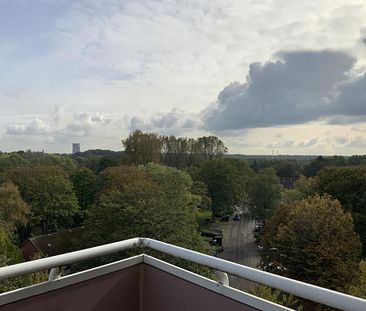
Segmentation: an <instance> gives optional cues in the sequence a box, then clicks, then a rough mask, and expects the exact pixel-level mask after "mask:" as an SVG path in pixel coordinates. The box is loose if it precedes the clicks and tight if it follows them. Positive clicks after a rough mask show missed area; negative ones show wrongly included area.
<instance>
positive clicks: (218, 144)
mask: <svg viewBox="0 0 366 311" xmlns="http://www.w3.org/2000/svg"><path fill="white" fill-rule="evenodd" d="M197 144H198V146H199V148H200V149H201V153H202V155H203V158H204V159H205V160H209V159H212V158H216V157H220V156H223V155H224V154H226V153H227V147H225V145H224V143H223V142H222V141H221V140H220V139H219V138H218V137H216V136H203V137H199V138H197Z"/></svg>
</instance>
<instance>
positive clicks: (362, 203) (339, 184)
mask: <svg viewBox="0 0 366 311" xmlns="http://www.w3.org/2000/svg"><path fill="white" fill-rule="evenodd" d="M316 188H317V191H318V192H319V193H328V194H330V195H332V196H333V197H334V198H336V199H338V200H339V201H340V202H341V204H342V206H343V208H344V209H346V210H347V211H350V212H351V213H352V215H353V218H354V222H355V228H356V231H357V232H358V234H359V235H360V238H361V242H362V245H363V254H364V255H365V254H366V166H351V167H327V168H325V169H323V170H322V171H320V172H319V174H318V176H317V178H316Z"/></svg>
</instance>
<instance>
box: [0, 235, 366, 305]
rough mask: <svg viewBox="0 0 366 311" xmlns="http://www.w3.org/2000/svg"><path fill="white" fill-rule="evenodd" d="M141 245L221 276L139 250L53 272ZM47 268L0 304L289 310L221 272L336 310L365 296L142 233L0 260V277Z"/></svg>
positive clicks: (3, 296)
mask: <svg viewBox="0 0 366 311" xmlns="http://www.w3.org/2000/svg"><path fill="white" fill-rule="evenodd" d="M139 246H144V247H148V248H151V249H154V250H157V251H160V252H163V253H166V254H170V255H173V256H176V257H179V258H183V259H187V260H190V261H192V262H195V263H199V264H203V265H205V266H208V267H211V268H213V269H215V270H218V271H220V273H219V275H220V276H221V278H220V281H218V282H217V281H213V280H211V279H208V278H205V277H202V276H200V275H197V274H194V273H192V272H189V271H187V270H184V269H182V268H179V267H177V266H174V265H172V264H169V263H166V262H164V261H161V260H159V259H156V258H154V257H151V256H148V255H146V254H140V255H137V256H134V257H131V258H127V259H123V260H120V261H117V262H113V263H110V264H107V265H103V266H99V267H96V268H93V269H90V270H86V271H82V272H78V273H75V274H71V275H67V276H63V277H60V275H59V271H60V267H62V266H65V265H69V264H71V263H74V262H78V261H81V260H86V259H90V258H93V257H98V256H102V255H108V254H112V253H116V252H119V251H122V250H127V249H131V248H134V247H139ZM46 269H51V270H50V273H49V281H47V282H44V283H40V284H37V285H33V286H30V287H26V288H22V289H18V290H15V291H11V292H7V293H4V294H1V295H0V310H9V311H12V310H37V311H39V310H93V311H98V310H112V311H113V310H132V311H133V310H138V311H144V310H146V311H149V310H163V311H164V310H177V311H180V310H214V311H215V310H233V311H235V310H290V309H288V308H285V307H283V306H280V305H277V304H274V303H272V302H269V301H266V300H264V299H261V298H258V297H255V296H253V295H250V294H248V293H245V292H242V291H239V290H236V289H234V288H231V287H230V286H229V284H228V283H227V278H226V277H225V276H226V275H225V273H223V272H227V273H230V274H233V275H236V276H239V277H243V278H246V279H249V280H251V281H254V282H258V283H261V284H265V285H268V286H271V287H274V288H278V289H281V290H283V291H285V292H288V293H292V294H294V295H296V296H299V297H303V298H306V299H309V300H312V301H315V302H319V303H322V304H325V305H328V306H332V307H335V308H338V309H341V310H363V311H364V310H366V300H363V299H360V298H356V297H353V296H349V295H345V294H342V293H339V292H335V291H331V290H328V289H325V288H321V287H317V286H314V285H310V284H306V283H303V282H299V281H296V280H292V279H288V278H284V277H281V276H278V275H274V274H271V273H267V272H264V271H260V270H257V269H253V268H249V267H246V266H242V265H239V264H236V263H233V262H229V261H226V260H223V259H219V258H216V257H212V256H209V255H205V254H201V253H198V252H195V251H191V250H188V249H184V248H181V247H178V246H174V245H170V244H167V243H163V242H160V241H156V240H153V239H148V238H134V239H129V240H124V241H120V242H116V243H111V244H106V245H102V246H98V247H94V248H89V249H84V250H80V251H76V252H72V253H67V254H62V255H57V256H53V257H47V258H43V259H39V260H34V261H30V262H24V263H20V264H17V265H12V266H7V267H2V268H0V281H1V280H4V279H6V278H10V277H15V276H19V275H23V274H27V273H32V272H36V271H42V270H46Z"/></svg>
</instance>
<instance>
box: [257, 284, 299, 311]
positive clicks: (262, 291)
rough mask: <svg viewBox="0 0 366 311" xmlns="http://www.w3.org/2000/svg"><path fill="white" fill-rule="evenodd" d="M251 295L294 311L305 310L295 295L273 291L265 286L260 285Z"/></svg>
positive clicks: (277, 290)
mask: <svg viewBox="0 0 366 311" xmlns="http://www.w3.org/2000/svg"><path fill="white" fill-rule="evenodd" d="M251 294H253V295H255V296H258V297H260V298H262V299H265V300H268V301H272V302H274V303H277V304H279V305H282V306H285V307H289V308H291V309H294V310H298V311H302V310H304V307H303V305H301V301H300V299H299V298H296V297H295V296H294V295H290V294H285V293H284V292H282V291H280V290H279V289H273V288H271V287H268V286H265V285H258V286H256V287H255V288H254V290H252V291H251Z"/></svg>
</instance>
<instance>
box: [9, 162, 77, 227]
mask: <svg viewBox="0 0 366 311" xmlns="http://www.w3.org/2000/svg"><path fill="white" fill-rule="evenodd" d="M7 176H8V178H9V179H10V180H11V181H12V182H13V183H14V184H16V185H17V186H18V187H19V190H20V193H21V195H22V198H23V199H24V201H25V202H27V203H28V204H29V205H30V206H31V216H30V225H31V227H33V230H35V231H36V232H37V231H38V232H41V233H42V234H46V233H50V232H53V231H56V230H57V229H58V228H68V227H70V226H72V225H73V218H74V216H75V215H76V214H77V213H78V212H79V209H80V207H79V206H78V202H77V198H76V196H75V192H74V190H73V187H72V184H71V182H70V180H69V178H68V176H67V175H66V174H65V172H64V171H63V170H62V169H61V168H59V167H54V166H34V167H25V168H15V169H13V170H11V171H9V172H8V174H7Z"/></svg>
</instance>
